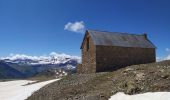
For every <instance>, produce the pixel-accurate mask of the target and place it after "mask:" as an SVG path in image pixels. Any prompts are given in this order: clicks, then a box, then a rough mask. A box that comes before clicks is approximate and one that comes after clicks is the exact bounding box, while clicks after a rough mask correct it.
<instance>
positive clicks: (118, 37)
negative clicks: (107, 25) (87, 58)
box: [81, 30, 156, 48]
mask: <svg viewBox="0 0 170 100" xmlns="http://www.w3.org/2000/svg"><path fill="white" fill-rule="evenodd" d="M86 32H88V33H89V34H90V36H91V38H92V41H93V43H94V45H104V46H120V47H138V48H156V46H155V45H154V44H153V43H152V42H151V41H150V40H149V39H148V38H146V37H145V35H144V34H128V33H120V32H105V31H95V30H87V31H86ZM81 48H82V47H81Z"/></svg>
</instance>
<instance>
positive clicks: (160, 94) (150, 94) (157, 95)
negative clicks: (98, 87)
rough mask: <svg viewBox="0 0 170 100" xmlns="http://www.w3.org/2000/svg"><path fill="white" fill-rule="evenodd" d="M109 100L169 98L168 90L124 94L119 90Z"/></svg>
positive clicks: (155, 99) (160, 99) (162, 99)
mask: <svg viewBox="0 0 170 100" xmlns="http://www.w3.org/2000/svg"><path fill="white" fill-rule="evenodd" d="M109 100H170V92H148V93H143V94H136V95H126V94H124V93H122V92H119V93H117V94H115V95H113V96H111V98H110V99H109Z"/></svg>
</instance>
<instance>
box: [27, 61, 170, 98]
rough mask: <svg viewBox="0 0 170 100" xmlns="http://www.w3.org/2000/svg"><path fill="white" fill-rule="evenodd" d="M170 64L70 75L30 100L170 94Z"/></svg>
mask: <svg viewBox="0 0 170 100" xmlns="http://www.w3.org/2000/svg"><path fill="white" fill-rule="evenodd" d="M169 83H170V61H163V62H159V63H152V64H141V65H133V66H128V67H126V68H122V69H119V70H117V71H113V72H104V73H97V74H86V75H76V74H75V75H71V76H68V77H66V78H63V79H62V80H60V81H57V82H54V83H52V84H49V85H47V86H45V87H43V88H42V89H40V90H39V91H37V92H36V93H34V94H33V95H32V96H31V97H29V98H28V100H67V99H69V100H70V99H71V100H72V99H78V100H107V99H108V98H109V97H110V96H111V95H113V94H115V93H116V92H125V93H127V94H136V93H144V92H156V91H170V84H169Z"/></svg>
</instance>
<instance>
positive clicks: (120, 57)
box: [96, 46, 155, 72]
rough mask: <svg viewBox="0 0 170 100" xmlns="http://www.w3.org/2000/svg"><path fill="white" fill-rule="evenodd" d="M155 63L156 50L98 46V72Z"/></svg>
mask: <svg viewBox="0 0 170 100" xmlns="http://www.w3.org/2000/svg"><path fill="white" fill-rule="evenodd" d="M151 62H155V49H151V48H128V47H114V46H96V66H97V69H96V71H97V72H101V71H109V70H116V69H118V68H121V67H125V66H128V65H135V64H144V63H151Z"/></svg>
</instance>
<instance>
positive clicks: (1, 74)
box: [0, 61, 25, 79]
mask: <svg viewBox="0 0 170 100" xmlns="http://www.w3.org/2000/svg"><path fill="white" fill-rule="evenodd" d="M21 77H25V76H24V74H22V73H21V72H19V71H18V70H16V69H14V68H12V67H11V66H9V65H7V64H6V63H5V62H3V61H0V79H6V78H8V79H12V78H21Z"/></svg>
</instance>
